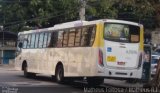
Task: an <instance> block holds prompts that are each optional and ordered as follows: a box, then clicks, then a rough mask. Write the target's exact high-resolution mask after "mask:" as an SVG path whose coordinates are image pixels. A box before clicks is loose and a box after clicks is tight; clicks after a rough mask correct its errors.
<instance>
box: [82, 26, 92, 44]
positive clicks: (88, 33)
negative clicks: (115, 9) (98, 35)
mask: <svg viewBox="0 0 160 93" xmlns="http://www.w3.org/2000/svg"><path fill="white" fill-rule="evenodd" d="M94 36H95V27H94V26H88V27H84V28H83V30H82V40H81V46H90V45H92V43H93V41H94Z"/></svg>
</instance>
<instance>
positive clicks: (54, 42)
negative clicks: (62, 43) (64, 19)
mask: <svg viewBox="0 0 160 93" xmlns="http://www.w3.org/2000/svg"><path fill="white" fill-rule="evenodd" d="M57 41H58V32H57V31H54V32H52V33H51V39H50V43H49V47H56V46H57Z"/></svg>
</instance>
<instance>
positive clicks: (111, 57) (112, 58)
mask: <svg viewBox="0 0 160 93" xmlns="http://www.w3.org/2000/svg"><path fill="white" fill-rule="evenodd" d="M107 62H116V57H115V56H107Z"/></svg>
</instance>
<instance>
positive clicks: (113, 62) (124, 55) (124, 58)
mask: <svg viewBox="0 0 160 93" xmlns="http://www.w3.org/2000/svg"><path fill="white" fill-rule="evenodd" d="M104 51H105V58H106V59H104V61H105V62H106V64H107V66H109V67H113V68H118V67H119V68H126V69H127V68H128V69H136V68H138V63H139V55H140V53H139V44H138V43H120V42H110V41H105V48H104Z"/></svg>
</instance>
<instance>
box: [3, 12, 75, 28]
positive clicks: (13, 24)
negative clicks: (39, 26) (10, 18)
mask: <svg viewBox="0 0 160 93" xmlns="http://www.w3.org/2000/svg"><path fill="white" fill-rule="evenodd" d="M73 12H75V11H71V12H66V13H63V14H59V15H56V16H55V15H54V16H49V17H38V18H33V19H28V20H24V21H16V22H12V23H7V24H11V25H10V26H7V27H5V28H9V27H11V26H15V25H20V24H22V23H24V22H29V21H35V20H40V19H50V18H55V17H59V16H62V15H66V14H69V13H73ZM5 25H6V24H5Z"/></svg>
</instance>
